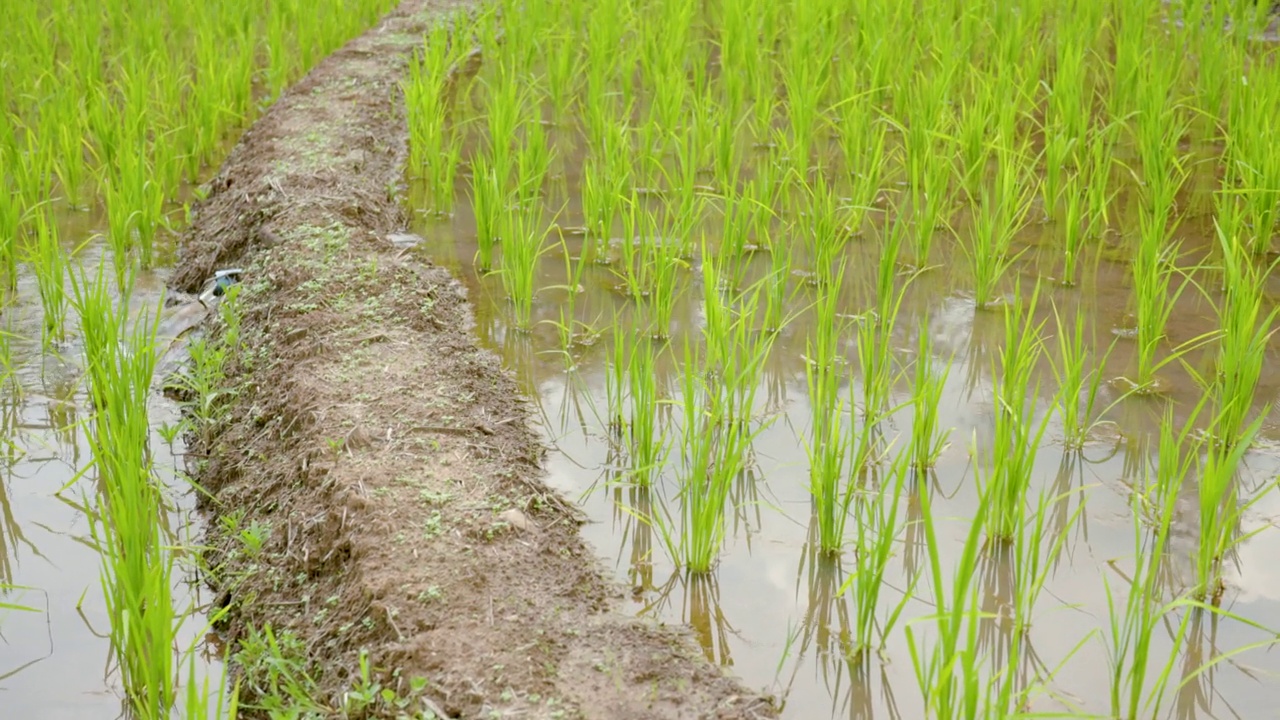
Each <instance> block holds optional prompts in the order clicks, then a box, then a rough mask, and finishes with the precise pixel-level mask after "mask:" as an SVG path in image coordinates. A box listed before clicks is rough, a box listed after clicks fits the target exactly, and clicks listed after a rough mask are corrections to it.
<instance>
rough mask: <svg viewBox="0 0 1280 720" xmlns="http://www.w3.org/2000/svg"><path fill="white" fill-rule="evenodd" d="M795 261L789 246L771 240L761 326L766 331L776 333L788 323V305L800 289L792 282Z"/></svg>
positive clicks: (763, 292) (764, 285) (764, 284)
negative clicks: (779, 244) (777, 244)
mask: <svg viewBox="0 0 1280 720" xmlns="http://www.w3.org/2000/svg"><path fill="white" fill-rule="evenodd" d="M793 262H794V256H793V255H792V253H791V252H789V251H788V249H787V248H785V247H781V246H776V244H775V243H773V242H772V241H771V242H770V248H769V274H768V275H767V276H765V278H764V280H763V281H762V282H763V291H762V294H763V295H764V311H763V313H762V315H761V327H762V328H763V329H764V331H765V332H768V333H773V334H775V335H776V334H777V333H779V332H780V331H781V330H782V326H783V325H785V324H786V318H787V310H786V308H787V305H788V303H790V301H791V300H792V299H793V298H794V297H795V296H796V293H797V291H798V290H799V288H797V287H793V286H792V284H791V276H792V268H793V266H792V263H793Z"/></svg>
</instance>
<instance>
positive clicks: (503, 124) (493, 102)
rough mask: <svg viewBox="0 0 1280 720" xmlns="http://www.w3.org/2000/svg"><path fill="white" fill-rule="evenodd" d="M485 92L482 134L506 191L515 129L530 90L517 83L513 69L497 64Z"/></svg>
mask: <svg viewBox="0 0 1280 720" xmlns="http://www.w3.org/2000/svg"><path fill="white" fill-rule="evenodd" d="M487 95H488V102H487V104H486V105H485V119H486V121H487V127H486V130H487V134H486V136H485V137H486V139H487V140H488V147H487V150H488V158H489V165H490V167H492V168H493V172H494V173H495V174H496V175H497V178H498V184H499V187H501V188H502V189H503V191H504V192H506V191H507V190H509V189H510V187H509V183H510V182H511V181H512V177H513V176H514V174H515V170H516V150H515V147H514V145H515V139H516V137H517V135H516V132H517V130H518V129H519V128H520V123H521V119H522V118H523V117H524V115H525V108H526V107H527V106H528V105H529V93H528V91H527V90H526V89H525V88H524V87H523V86H522V85H521V84H520V82H519V79H518V77H517V73H516V70H515V68H512V67H510V66H509V65H499V67H498V71H497V78H496V79H494V80H493V82H492V83H490V84H489V85H488V91H487Z"/></svg>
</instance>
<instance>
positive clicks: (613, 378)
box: [604, 315, 630, 440]
mask: <svg viewBox="0 0 1280 720" xmlns="http://www.w3.org/2000/svg"><path fill="white" fill-rule="evenodd" d="M617 319H618V318H617V316H616V315H615V317H614V320H615V322H614V326H615V327H616V326H617V322H616V320H617ZM629 367H630V363H629V361H628V354H627V343H626V335H625V334H624V333H620V332H615V333H613V345H612V346H611V347H610V348H609V350H608V351H607V353H606V356H605V372H604V395H605V412H606V413H607V417H606V418H605V423H604V425H605V428H606V429H607V430H608V432H609V436H610V439H611V440H612V439H621V438H622V435H623V432H624V430H625V428H626V426H627V421H626V416H625V411H624V408H625V407H626V401H625V397H626V392H627V369H628V368H629Z"/></svg>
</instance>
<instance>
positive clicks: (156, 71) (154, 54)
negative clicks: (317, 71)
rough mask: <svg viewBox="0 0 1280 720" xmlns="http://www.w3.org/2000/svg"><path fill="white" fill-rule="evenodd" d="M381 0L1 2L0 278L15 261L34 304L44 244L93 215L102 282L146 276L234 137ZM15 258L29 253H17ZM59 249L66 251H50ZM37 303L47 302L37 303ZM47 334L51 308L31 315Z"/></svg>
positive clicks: (374, 13)
mask: <svg viewBox="0 0 1280 720" xmlns="http://www.w3.org/2000/svg"><path fill="white" fill-rule="evenodd" d="M390 6H391V3H390V2H388V1H387V0H360V1H359V2H354V3H353V2H336V1H333V2H327V3H321V4H320V5H318V6H317V5H314V4H308V5H304V4H302V3H300V2H298V1H297V0H290V1H289V2H274V3H270V4H268V5H265V6H264V5H262V4H261V3H256V2H250V1H247V0H226V1H225V2H214V3H203V4H200V5H198V6H195V7H192V6H189V4H186V3H180V2H135V1H132V0H130V1H125V2H116V3H109V4H102V3H88V2H83V1H82V0H71V1H70V2H65V3H60V4H58V5H57V6H51V5H49V4H48V3H42V2H35V1H33V0H18V1H17V2H13V3H8V4H7V5H6V13H7V16H6V17H7V20H8V22H9V23H10V27H12V28H15V31H14V32H13V33H11V42H7V43H5V44H4V47H2V48H0V65H3V67H4V68H5V78H4V96H5V98H6V100H5V103H4V106H3V107H0V267H3V268H4V269H5V270H6V277H7V283H8V285H9V287H10V288H13V287H16V282H17V273H18V271H19V270H18V264H19V262H22V261H26V262H28V263H29V265H30V266H31V269H32V271H33V272H34V273H35V274H36V275H37V276H39V277H41V278H43V280H42V283H43V284H42V286H41V287H42V297H45V296H46V293H45V292H44V291H46V290H48V291H52V284H53V283H54V282H58V283H61V282H62V280H61V279H60V275H62V274H65V273H63V272H62V271H63V269H62V268H60V267H58V266H56V265H55V266H49V265H47V262H49V261H55V262H56V260H55V258H54V253H52V252H49V251H44V250H41V249H40V248H42V247H45V246H47V245H48V236H47V235H46V234H45V233H48V232H56V230H52V229H50V228H51V225H52V224H53V220H54V219H55V218H58V217H61V216H63V215H65V213H67V212H70V211H75V210H82V209H91V208H94V207H97V206H99V205H101V206H102V207H103V208H104V209H105V215H106V220H107V222H106V227H103V228H101V230H100V231H99V232H100V234H101V235H103V236H104V237H105V239H106V242H107V244H108V246H109V247H110V248H111V249H112V251H113V252H112V255H113V260H114V262H115V264H116V278H117V283H118V284H120V285H121V286H123V282H124V279H125V278H126V277H127V276H128V274H129V269H130V268H132V267H141V268H143V269H146V268H151V267H153V266H155V265H156V263H157V262H158V261H159V259H160V258H162V257H163V255H161V254H160V253H161V252H162V250H163V248H164V247H165V246H164V245H161V246H159V247H158V246H157V241H161V240H164V239H165V231H166V230H167V229H169V228H171V227H173V225H174V224H175V222H177V221H180V219H181V213H180V210H181V202H182V201H185V200H188V199H189V198H190V191H189V190H188V184H189V183H193V182H196V181H197V180H198V178H199V177H200V176H201V173H203V172H205V171H206V170H207V168H208V167H209V166H210V165H212V164H213V163H214V162H215V161H216V160H217V159H218V158H219V157H220V156H221V154H222V153H223V152H225V150H226V148H227V145H228V142H229V141H230V140H231V139H232V136H233V133H234V132H236V131H237V129H239V128H242V127H244V126H246V125H247V124H248V122H249V121H251V120H252V119H253V117H254V116H255V115H256V114H257V113H258V112H259V111H260V109H261V108H262V107H263V106H264V105H265V104H266V103H268V102H270V101H271V100H273V99H274V98H275V97H276V96H277V95H278V94H279V93H280V91H281V90H282V89H283V88H284V87H285V86H286V85H287V84H288V83H290V82H292V81H294V80H296V79H297V78H299V77H300V76H301V75H302V73H303V72H305V71H306V70H307V69H309V68H310V67H311V65H312V64H314V63H315V62H316V61H318V60H319V59H320V58H321V57H323V56H324V55H325V54H327V53H328V52H330V51H331V50H333V49H335V48H337V47H338V46H339V45H340V44H341V43H342V42H344V41H345V40H346V39H347V38H349V37H351V36H352V35H353V34H354V33H355V32H356V31H357V30H359V29H360V28H363V27H365V26H367V25H368V24H370V23H371V22H372V21H373V20H374V19H375V18H377V17H378V16H380V15H381V13H382V12H384V11H385V10H386V9H387V8H389V7H390ZM28 248H30V249H28ZM72 250H73V246H72V247H65V248H64V249H63V250H62V254H64V255H65V254H67V253H68V252H71V251H72ZM49 302H50V301H49V300H46V303H49ZM46 309H47V310H52V311H53V316H52V317H51V319H50V323H51V324H57V322H58V315H57V303H56V302H54V303H52V304H46Z"/></svg>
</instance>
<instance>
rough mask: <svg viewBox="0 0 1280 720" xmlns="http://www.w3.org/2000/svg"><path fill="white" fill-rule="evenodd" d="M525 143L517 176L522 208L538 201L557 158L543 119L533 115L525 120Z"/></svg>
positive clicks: (519, 199) (521, 151)
mask: <svg viewBox="0 0 1280 720" xmlns="http://www.w3.org/2000/svg"><path fill="white" fill-rule="evenodd" d="M523 129H524V145H522V146H521V147H520V150H519V151H518V153H517V156H516V166H517V177H518V178H519V180H518V184H517V186H516V201H517V203H518V204H519V206H520V207H521V208H525V209H529V208H532V207H534V205H535V204H536V203H537V200H538V197H539V195H540V194H541V193H542V186H543V183H544V181H545V180H546V177H547V172H548V171H549V170H550V169H551V162H552V160H553V159H554V158H555V150H554V149H552V148H551V146H550V145H549V144H548V141H547V133H546V130H545V129H544V128H543V125H542V120H541V118H538V117H531V118H528V119H526V120H525V121H524V123H523Z"/></svg>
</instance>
